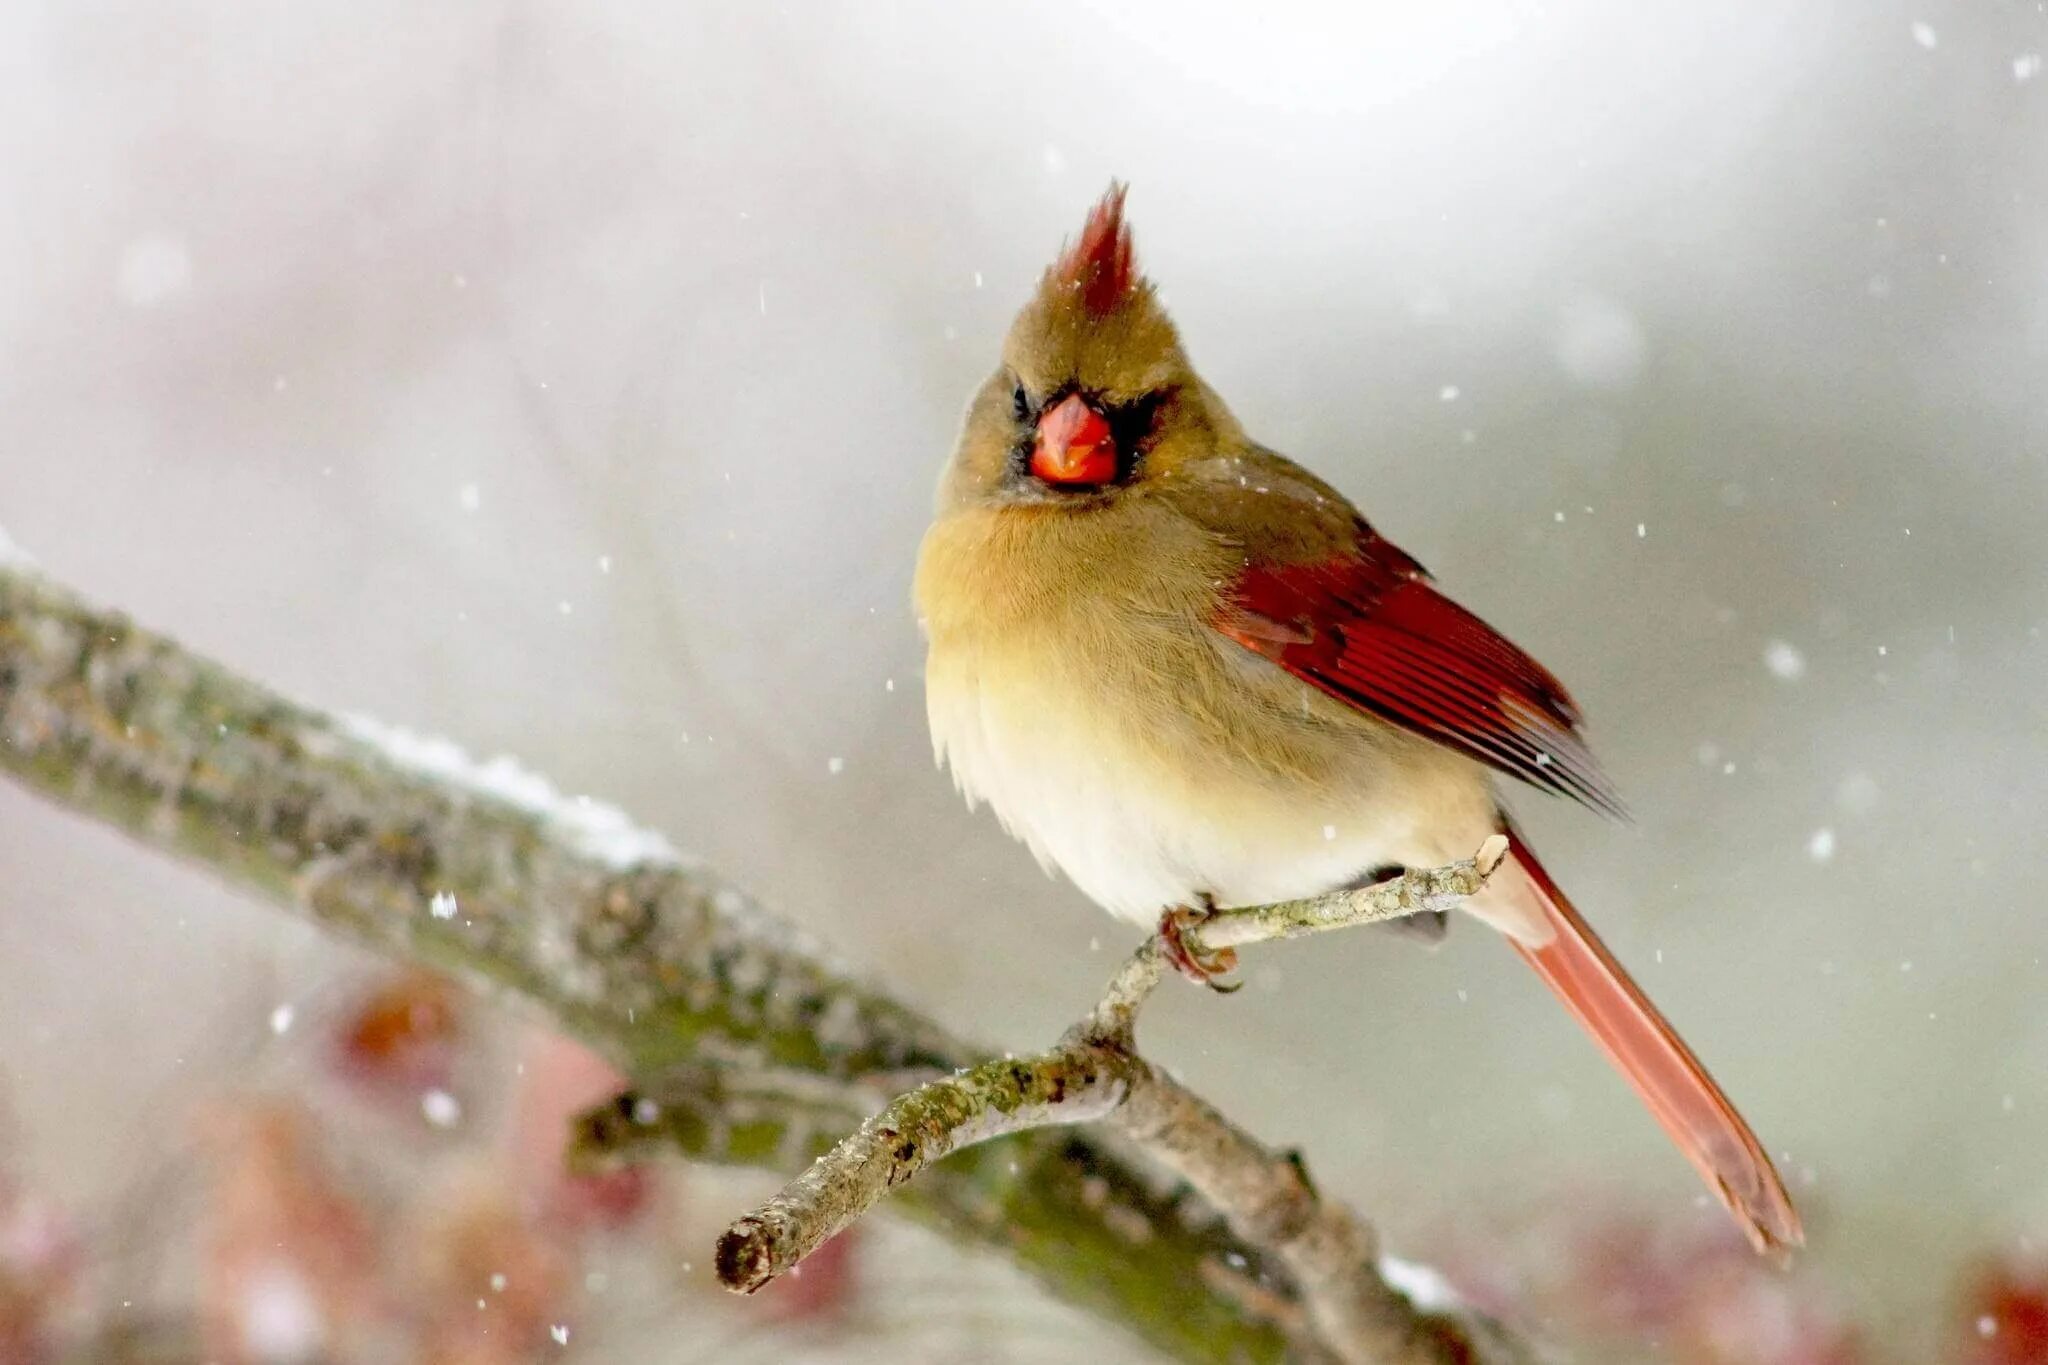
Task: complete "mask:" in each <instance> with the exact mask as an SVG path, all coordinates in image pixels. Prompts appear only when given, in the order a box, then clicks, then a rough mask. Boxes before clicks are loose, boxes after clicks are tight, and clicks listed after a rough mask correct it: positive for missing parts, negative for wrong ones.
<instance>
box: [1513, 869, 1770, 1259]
mask: <svg viewBox="0 0 2048 1365" xmlns="http://www.w3.org/2000/svg"><path fill="white" fill-rule="evenodd" d="M1514 864H1515V867H1514V868H1503V869H1502V871H1503V872H1507V873H1509V874H1510V880H1511V883H1512V881H1522V882H1523V883H1524V884H1523V886H1519V887H1518V886H1514V885H1512V884H1510V885H1508V886H1504V887H1502V890H1503V891H1505V892H1506V893H1507V894H1508V895H1509V896H1512V897H1513V898H1514V899H1515V900H1517V901H1521V902H1523V904H1522V906H1521V907H1519V908H1521V909H1523V910H1525V911H1528V912H1535V911H1538V910H1540V912H1541V915H1542V918H1543V920H1544V921H1545V922H1546V926H1547V928H1548V930H1549V933H1548V934H1547V935H1541V934H1524V933H1510V935H1509V938H1510V941H1511V942H1513V943H1514V945H1515V950H1516V951H1517V952H1519V953H1520V954H1521V955H1522V958H1523V960H1524V961H1526V962H1527V963H1528V964H1529V965H1530V966H1531V967H1534V968H1535V969H1536V972H1537V975H1539V976H1541V977H1542V978H1543V981H1544V984H1545V985H1547V986H1549V987H1550V989H1551V990H1552V991H1553V992H1555V993H1556V995H1557V998H1558V999H1559V1000H1561V1001H1562V1002H1563V1003H1564V1006H1565V1008H1566V1009H1568V1010H1570V1011H1571V1012H1572V1016H1573V1017H1574V1018H1576V1019H1577V1020H1578V1021H1579V1023H1580V1025H1581V1026H1582V1027H1583V1028H1584V1029H1585V1030H1586V1032H1588V1033H1590V1034H1592V1035H1593V1040H1594V1041H1595V1042H1597V1043H1599V1044H1600V1048H1601V1050H1602V1051H1604V1052H1605V1053H1606V1054H1607V1057H1608V1060H1609V1061H1611V1062H1613V1063H1614V1065H1615V1067H1616V1069H1617V1070H1619V1071H1620V1072H1621V1074H1622V1075H1623V1076H1625V1077H1626V1078H1627V1079H1628V1082H1629V1084H1630V1085H1632V1086H1634V1087H1635V1090H1636V1093H1637V1094H1638V1095H1640V1096H1642V1099H1643V1102H1644V1104H1645V1105H1647V1106H1648V1107H1649V1110H1650V1112H1651V1114H1653V1115H1654V1116H1655V1117H1656V1119H1657V1122H1658V1123H1659V1124H1661V1125H1662V1126H1663V1128H1664V1131H1665V1132H1666V1133H1668V1134H1669V1135H1670V1137H1671V1140H1672V1141H1673V1142H1674V1143H1676V1144H1677V1145H1678V1150H1679V1151H1681V1152H1683V1153H1684V1154H1685V1158H1686V1160H1688V1161H1690V1162H1691V1163H1692V1164H1693V1167H1694V1169H1696V1170H1698V1171H1699V1173H1700V1175H1701V1176H1703V1177H1704V1178H1705V1179H1706V1182H1707V1185H1708V1187H1709V1188H1711V1189H1712V1190H1713V1191H1714V1193H1715V1194H1716V1195H1717V1196H1718V1197H1719V1198H1720V1200H1721V1203H1722V1204H1723V1205H1725V1206H1726V1207H1727V1209H1728V1212H1729V1213H1730V1214H1732V1215H1734V1218H1735V1221H1736V1222H1737V1223H1738V1224H1740V1225H1741V1227H1742V1230H1743V1232H1744V1233H1745V1234H1747V1236H1748V1237H1749V1241H1750V1244H1751V1245H1752V1246H1754V1247H1755V1248H1756V1249H1757V1251H1758V1252H1760V1253H1762V1254H1764V1255H1768V1256H1773V1257H1776V1258H1779V1259H1782V1258H1783V1257H1784V1256H1786V1255H1787V1254H1788V1253H1789V1252H1790V1250H1791V1249H1792V1248H1793V1247H1797V1246H1802V1245H1804V1244H1805V1241H1806V1234H1805V1231H1804V1230H1803V1229H1802V1228H1801V1227H1800V1224H1799V1214H1798V1211H1797V1210H1795V1209H1794V1208H1793V1207H1792V1199H1791V1196H1789V1195H1788V1194H1786V1192H1785V1184H1784V1182H1783V1181H1782V1180H1780V1179H1779V1177H1778V1172H1777V1170H1776V1168H1774V1167H1773V1166H1772V1165H1771V1159H1770V1158H1769V1157H1768V1156H1766V1155H1765V1154H1764V1150H1763V1146H1762V1145H1761V1144H1760V1143H1759V1142H1758V1141H1757V1139H1756V1135H1755V1134H1754V1133H1752V1132H1751V1131H1750V1129H1749V1125H1748V1124H1746V1123H1744V1122H1743V1120H1742V1115H1740V1114H1738V1113H1737V1112H1736V1111H1735V1106H1734V1105H1733V1104H1731V1103H1730V1102H1729V1100H1728V1097H1727V1096H1726V1095H1724V1094H1722V1093H1721V1088H1720V1087H1719V1086H1718V1085H1716V1084H1714V1078H1713V1077H1712V1076H1709V1075H1708V1074H1707V1069H1706V1068H1705V1067H1703V1066H1701V1065H1700V1062H1699V1059H1698V1058H1697V1057H1694V1056H1693V1055H1692V1050H1691V1049H1690V1048H1688V1047H1687V1046H1686V1045H1685V1042H1684V1040H1682V1039H1681V1038H1680V1037H1679V1036H1678V1034H1677V1033H1676V1032H1675V1031H1674V1030H1673V1029H1672V1027H1671V1025H1670V1024H1669V1023H1667V1022H1666V1021H1665V1019H1664V1016H1663V1015H1661V1014H1659V1013H1658V1012H1657V1007H1656V1006H1655V1005H1652V1004H1651V1003H1650V1001H1649V998H1648V997H1647V996H1645V995H1644V994H1643V992H1642V989H1641V988H1640V987H1639V986H1637V985H1636V983H1635V982H1634V981H1632V980H1630V979H1629V975H1628V973H1627V972H1626V971H1624V970H1622V967H1621V964H1620V963H1619V962H1616V961H1615V960H1614V955H1613V954H1612V953H1610V952H1608V950H1607V945H1605V944H1604V943H1602V942H1601V941H1600V939H1599V936H1598V935H1596V934H1595V933H1594V932H1593V929H1592V926H1590V925H1588V924H1587V923H1586V921H1585V920H1583V919H1581V918H1580V917H1579V913H1578V911H1576V910H1574V909H1573V908H1572V904H1571V902H1570V901H1568V900H1566V899H1565V896H1564V893H1563V892H1562V891H1560V890H1559V889H1558V886H1557V883H1556V882H1554V881H1552V880H1551V879H1550V874H1549V873H1547V872H1545V871H1544V870H1543V865H1542V864H1541V863H1539V862H1537V861H1536V858H1535V855H1534V854H1532V853H1531V852H1530V851H1529V849H1528V847H1527V846H1526V845H1525V844H1523V843H1522V842H1521V841H1520V840H1519V839H1517V841H1516V844H1515V850H1514ZM1517 869H1518V870H1519V871H1520V872H1522V873H1523V874H1524V876H1523V878H1513V876H1512V874H1513V871H1515V870H1517ZM1497 884H1498V883H1497ZM1517 893H1522V894H1517ZM1532 902H1533V904H1532ZM1546 939H1547V941H1545V940H1546Z"/></svg>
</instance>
